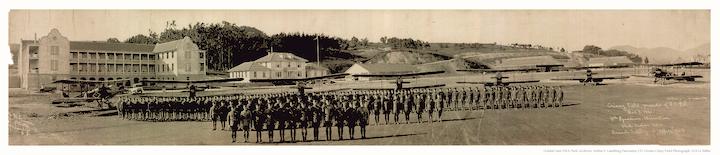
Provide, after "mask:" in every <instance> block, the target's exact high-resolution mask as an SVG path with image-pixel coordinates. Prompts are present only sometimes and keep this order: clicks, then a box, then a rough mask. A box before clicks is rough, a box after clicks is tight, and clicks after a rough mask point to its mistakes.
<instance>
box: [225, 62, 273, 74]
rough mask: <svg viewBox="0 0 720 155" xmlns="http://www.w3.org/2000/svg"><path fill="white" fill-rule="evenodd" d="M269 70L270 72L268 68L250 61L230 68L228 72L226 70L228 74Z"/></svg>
mask: <svg viewBox="0 0 720 155" xmlns="http://www.w3.org/2000/svg"><path fill="white" fill-rule="evenodd" d="M270 70H271V69H270V68H267V67H265V66H263V65H260V64H258V63H255V62H252V61H250V62H245V63H241V64H240V65H237V66H235V67H233V68H231V69H230V70H228V72H244V71H270Z"/></svg>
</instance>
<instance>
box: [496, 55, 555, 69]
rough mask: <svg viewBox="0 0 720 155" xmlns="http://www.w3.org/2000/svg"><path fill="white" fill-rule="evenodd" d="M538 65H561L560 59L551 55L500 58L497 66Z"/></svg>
mask: <svg viewBox="0 0 720 155" xmlns="http://www.w3.org/2000/svg"><path fill="white" fill-rule="evenodd" d="M538 65H563V63H561V62H560V61H558V60H557V59H555V58H553V57H552V56H532V57H520V58H509V59H504V60H502V62H501V63H499V64H498V65H497V67H500V68H503V67H521V66H538Z"/></svg>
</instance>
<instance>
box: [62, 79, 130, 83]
mask: <svg viewBox="0 0 720 155" xmlns="http://www.w3.org/2000/svg"><path fill="white" fill-rule="evenodd" d="M125 81H130V79H120V80H105V81H97V80H72V79H64V80H55V81H53V82H52V83H62V84H77V83H113V82H125Z"/></svg>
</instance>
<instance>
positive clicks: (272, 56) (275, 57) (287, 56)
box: [255, 52, 308, 62]
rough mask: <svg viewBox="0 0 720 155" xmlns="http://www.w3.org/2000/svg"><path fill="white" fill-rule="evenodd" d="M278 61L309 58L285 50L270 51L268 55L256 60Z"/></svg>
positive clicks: (305, 60)
mask: <svg viewBox="0 0 720 155" xmlns="http://www.w3.org/2000/svg"><path fill="white" fill-rule="evenodd" d="M277 61H301V62H308V60H307V59H304V58H301V57H299V56H296V55H295V54H292V53H285V52H270V53H268V55H266V56H264V57H262V58H260V59H257V60H255V62H277Z"/></svg>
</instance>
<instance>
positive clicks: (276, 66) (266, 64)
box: [263, 62, 302, 68]
mask: <svg viewBox="0 0 720 155" xmlns="http://www.w3.org/2000/svg"><path fill="white" fill-rule="evenodd" d="M272 64H275V68H280V62H275V63H270V62H266V63H263V66H265V67H267V68H273V65H272ZM292 66H297V68H301V67H302V65H300V64H299V63H298V64H297V65H295V63H293V62H289V63H287V68H290V67H292ZM283 67H284V65H283Z"/></svg>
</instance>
